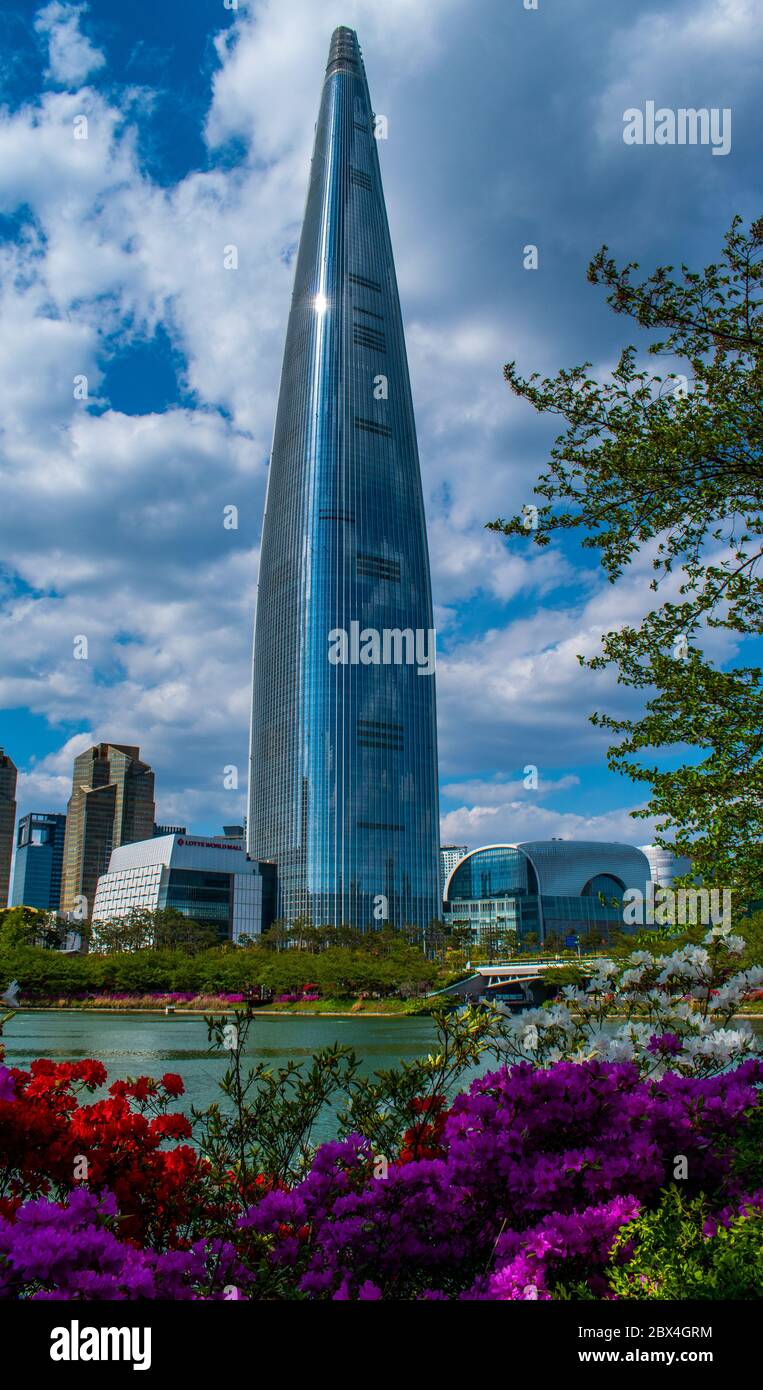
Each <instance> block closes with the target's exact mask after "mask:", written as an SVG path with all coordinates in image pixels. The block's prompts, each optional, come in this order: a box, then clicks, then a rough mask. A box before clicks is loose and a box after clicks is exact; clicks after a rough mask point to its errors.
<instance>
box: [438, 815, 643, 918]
mask: <svg viewBox="0 0 763 1390" xmlns="http://www.w3.org/2000/svg"><path fill="white" fill-rule="evenodd" d="M649 880H650V866H649V860H648V859H647V857H646V855H645V854H644V853H643V852H642V851H641V850H640V849H636V848H635V846H633V845H620V844H613V843H609V842H607V841H604V840H525V841H522V842H521V843H520V844H515V845H484V846H482V848H480V849H474V850H471V851H470V852H469V853H468V854H467V855H465V857H464V858H463V859H462V860H461V861H460V862H459V863H458V864H456V866H455V868H453V870H452V871H451V873H450V875H449V876H448V880H447V882H446V884H445V895H444V896H445V901H444V912H445V918H446V921H450V922H451V923H455V922H462V923H464V924H467V925H468V926H470V927H471V928H472V931H473V936H474V939H475V940H479V939H480V938H481V937H482V936H484V935H487V934H489V933H494V934H497V935H504V934H511V933H514V934H516V937H517V940H519V941H521V940H522V938H523V937H528V936H531V937H534V938H535V939H536V940H537V941H538V942H545V941H547V940H548V939H549V938H551V937H556V938H559V937H562V938H566V937H572V936H584V935H587V934H588V933H589V932H591V931H595V932H597V934H599V935H601V936H604V937H606V936H608V935H609V932H610V930H614V931H622V930H624V924H623V914H622V900H623V894H624V893H625V892H626V890H627V889H635V888H637V889H638V890H639V891H640V892H641V893H642V894H645V893H646V885H647V883H648V882H649Z"/></svg>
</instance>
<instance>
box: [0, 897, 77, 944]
mask: <svg viewBox="0 0 763 1390" xmlns="http://www.w3.org/2000/svg"><path fill="white" fill-rule="evenodd" d="M65 933H66V927H65V926H64V925H63V924H59V923H58V921H57V919H56V914H55V912H45V911H43V910H42V908H38V907H8V908H3V909H2V910H0V951H10V950H13V949H14V947H16V946H48V947H52V948H55V947H58V946H60V945H61V943H62V940H63V937H64V936H65Z"/></svg>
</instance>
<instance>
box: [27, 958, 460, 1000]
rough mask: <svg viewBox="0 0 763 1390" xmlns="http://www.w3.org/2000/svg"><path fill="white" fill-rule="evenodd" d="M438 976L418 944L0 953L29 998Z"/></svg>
mask: <svg viewBox="0 0 763 1390" xmlns="http://www.w3.org/2000/svg"><path fill="white" fill-rule="evenodd" d="M436 976H437V967H436V966H435V965H434V964H432V962H430V961H428V960H426V959H425V957H424V955H423V954H422V952H421V951H419V950H417V949H416V948H415V947H403V948H401V949H400V950H399V951H397V952H395V953H394V954H392V955H390V956H387V957H385V958H382V959H376V958H374V957H372V956H369V955H368V954H367V953H366V952H362V951H352V950H348V949H346V948H343V947H332V948H331V949H329V950H327V951H324V952H322V953H321V954H320V955H308V954H306V953H303V952H300V951H282V952H271V951H265V950H263V949H262V948H260V947H251V948H248V949H234V950H231V949H225V948H222V949H213V950H209V951H202V952H200V953H199V954H198V955H188V954H187V953H185V952H183V951H153V950H146V951H136V952H132V953H116V952H115V953H113V954H109V955H96V954H95V953H92V954H89V955H84V956H65V955H61V954H60V952H57V951H49V950H42V949H39V948H36V947H30V946H24V947H16V948H15V949H13V950H10V951H4V952H0V985H5V984H7V982H8V981H10V980H13V979H16V980H18V981H19V984H20V985H21V994H22V998H25V999H48V998H60V997H66V996H70V995H71V996H76V995H79V994H82V993H90V992H94V993H95V992H101V991H104V990H118V991H130V992H132V991H135V992H136V993H147V992H150V991H152V990H193V991H194V992H199V993H214V992H216V991H226V992H231V993H235V992H236V991H238V990H241V989H245V988H246V987H247V986H252V985H262V986H264V987H265V988H267V989H271V990H274V991H275V992H276V993H285V992H287V991H289V990H293V989H298V988H300V987H301V986H303V985H306V984H311V983H315V984H317V985H318V987H319V989H320V991H321V993H323V994H326V995H331V996H342V995H356V994H360V993H363V992H365V991H371V992H373V993H378V994H381V995H394V994H397V993H399V992H400V991H402V992H404V993H410V992H412V991H418V990H419V989H420V988H422V987H428V986H430V985H432V984H434V982H435V979H436Z"/></svg>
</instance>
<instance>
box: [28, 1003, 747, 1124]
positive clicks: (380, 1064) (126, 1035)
mask: <svg viewBox="0 0 763 1390" xmlns="http://www.w3.org/2000/svg"><path fill="white" fill-rule="evenodd" d="M752 1027H753V1029H754V1030H755V1032H756V1033H758V1034H759V1035H761V1034H763V1019H760V1018H758V1019H756V1020H755V1021H754V1022H753V1023H752ZM434 1040H435V1029H434V1025H433V1023H432V1021H431V1019H429V1018H410V1017H408V1018H406V1017H403V1018H401V1017H394V1016H391V1017H388V1018H326V1017H321V1016H319V1015H318V1016H314V1017H304V1016H303V1017H297V1016H295V1015H293V1014H282V1015H280V1016H273V1017H267V1016H265V1017H263V1016H258V1017H256V1018H255V1020H254V1023H253V1025H252V1030H251V1033H250V1035H249V1042H248V1047H247V1053H248V1055H250V1056H251V1059H252V1064H254V1063H255V1062H257V1061H264V1062H266V1063H267V1064H268V1066H272V1067H278V1066H285V1065H286V1063H287V1062H289V1061H293V1062H307V1061H309V1059H310V1057H311V1056H312V1054H313V1053H314V1052H315V1051H316V1050H317V1049H318V1048H320V1047H328V1046H330V1045H331V1044H332V1043H334V1042H340V1043H344V1044H345V1045H346V1046H348V1047H352V1048H354V1050H355V1052H356V1053H357V1056H358V1058H359V1060H360V1070H361V1071H362V1072H364V1073H366V1074H367V1073H370V1072H374V1071H378V1070H381V1069H383V1068H387V1067H392V1066H396V1065H397V1064H398V1063H399V1062H401V1061H410V1060H412V1059H414V1058H416V1057H422V1056H425V1055H426V1054H427V1053H428V1052H429V1051H430V1049H431V1046H432V1043H433V1042H434ZM2 1041H3V1043H4V1044H5V1061H6V1063H7V1064H8V1065H9V1066H15V1067H27V1066H28V1065H29V1063H30V1061H31V1060H32V1058H34V1057H49V1058H51V1059H52V1060H53V1061H77V1060H79V1059H81V1058H84V1057H97V1058H98V1059H99V1060H100V1061H102V1062H103V1064H104V1066H105V1067H106V1069H107V1071H108V1073H109V1081H116V1080H117V1079H122V1078H124V1077H127V1076H140V1075H147V1076H155V1077H159V1076H161V1075H162V1073H163V1072H165V1071H173V1072H179V1074H180V1075H181V1076H182V1078H183V1081H184V1082H185V1087H186V1094H185V1097H184V1099H183V1102H182V1104H183V1107H184V1108H186V1107H190V1106H191V1105H195V1106H197V1107H199V1108H202V1107H204V1106H207V1105H209V1104H210V1103H211V1102H212V1101H213V1100H217V1099H219V1098H220V1092H219V1090H218V1081H219V1079H220V1077H221V1076H222V1074H223V1072H224V1071H225V1068H226V1063H227V1058H226V1056H225V1054H222V1053H215V1054H210V1052H209V1051H208V1044H207V1030H206V1026H205V1024H204V1022H203V1020H202V1019H201V1018H200V1017H199V1016H198V1015H189V1014H172V1015H170V1016H169V1017H164V1016H162V1015H156V1014H101V1013H85V1012H79V1011H77V1012H72V1013H65V1012H63V1011H59V1010H51V1011H50V1012H49V1013H48V1012H45V1013H37V1012H34V1013H25V1012H23V1011H21V1012H19V1013H17V1014H15V1015H14V1017H13V1018H12V1019H11V1020H10V1022H8V1023H7V1024H6V1025H5V1029H4V1032H3V1038H2ZM491 1065H492V1066H495V1061H494V1060H491V1059H490V1058H486V1059H485V1062H484V1064H483V1065H482V1066H480V1067H477V1068H474V1069H473V1070H472V1071H470V1072H467V1073H465V1074H464V1077H463V1081H462V1083H461V1084H462V1085H463V1086H465V1085H467V1084H468V1082H469V1081H470V1080H471V1078H472V1077H473V1076H475V1075H477V1074H478V1072H480V1071H485V1070H488V1069H489V1068H490V1066H491ZM316 1137H317V1138H319V1139H328V1138H331V1137H333V1127H332V1120H331V1116H330V1115H329V1114H327V1115H326V1117H325V1119H323V1120H322V1121H321V1122H319V1124H318V1126H317V1130H316Z"/></svg>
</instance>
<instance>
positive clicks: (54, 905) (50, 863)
mask: <svg viewBox="0 0 763 1390" xmlns="http://www.w3.org/2000/svg"><path fill="white" fill-rule="evenodd" d="M65 832H66V816H62V815H60V814H59V813H57V812H55V811H50V812H39V811H30V813H29V815H28V816H22V817H21V820H20V821H19V829H18V835H17V837H16V864H15V867H14V870H13V894H12V896H11V902H12V903H13V906H14V907H19V906H22V905H23V906H24V907H40V908H43V909H45V910H47V911H49V912H50V911H53V912H57V911H58V905H59V902H60V900H61V870H62V868H63V863H64V836H65Z"/></svg>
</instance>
